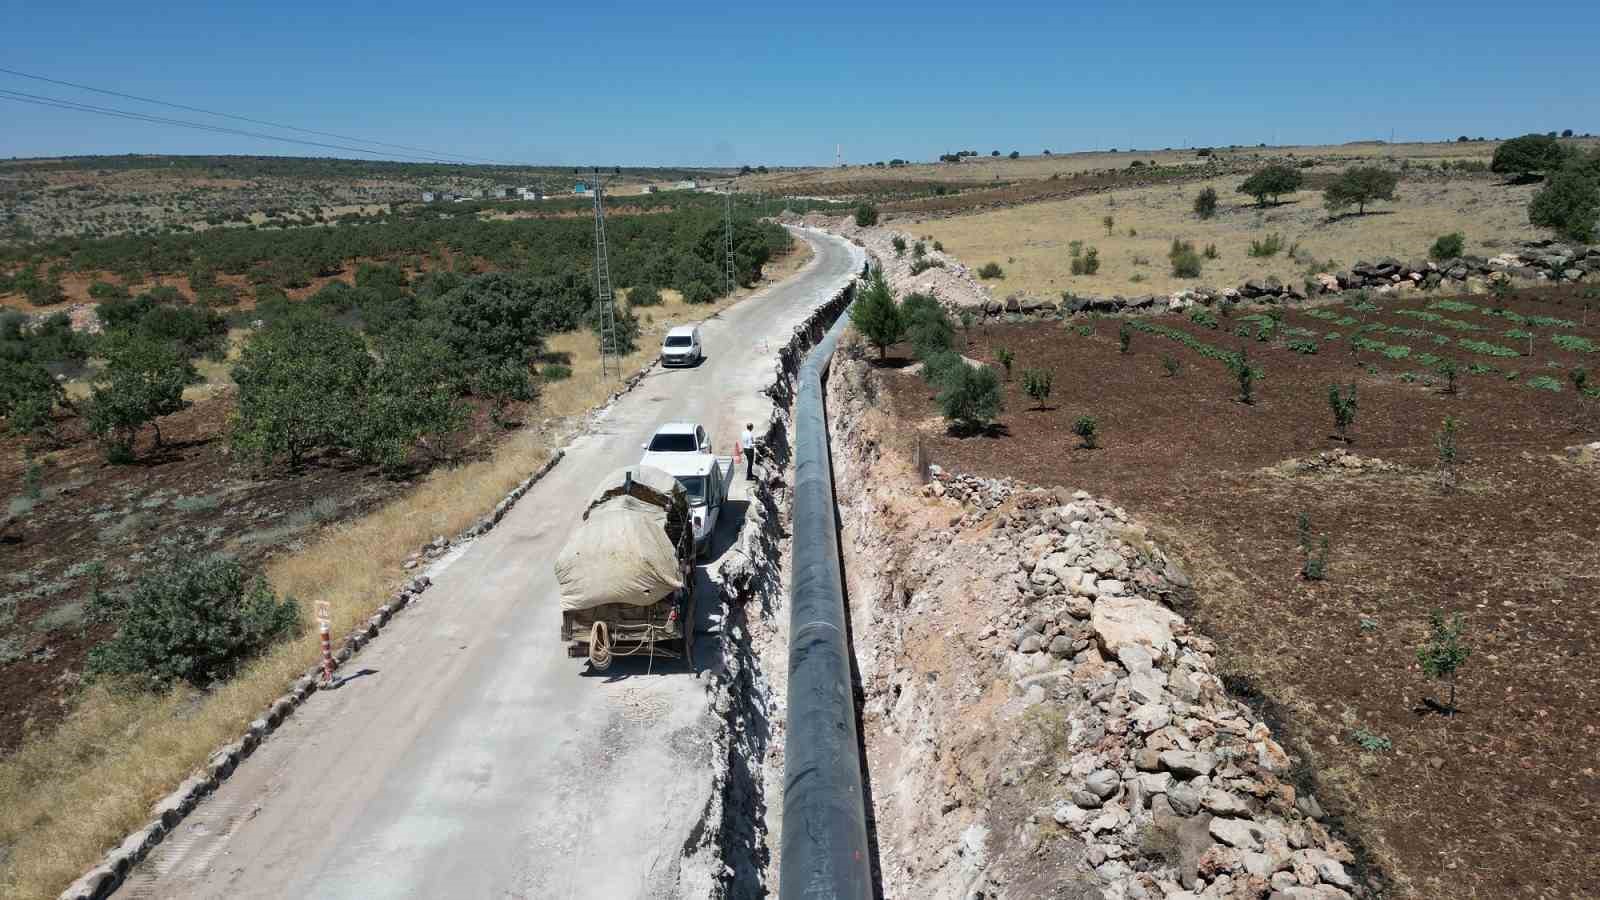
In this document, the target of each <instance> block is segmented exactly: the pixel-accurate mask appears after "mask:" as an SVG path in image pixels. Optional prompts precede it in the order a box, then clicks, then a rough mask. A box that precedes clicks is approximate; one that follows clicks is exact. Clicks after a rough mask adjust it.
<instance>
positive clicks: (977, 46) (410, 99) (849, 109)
mask: <svg viewBox="0 0 1600 900" xmlns="http://www.w3.org/2000/svg"><path fill="white" fill-rule="evenodd" d="M6 12H7V19H8V20H9V21H12V22H14V23H17V25H18V27H16V28H15V30H14V31H13V33H12V34H11V35H10V40H9V41H8V42H7V44H8V46H7V48H6V49H7V53H6V61H5V63H4V65H5V67H6V68H11V69H15V70H19V71H22V72H28V73H33V74H37V75H42V76H46V77H49V78H55V79H61V80H64V81H72V82H78V83H81V84H85V85H91V86H94V87H99V88H104V89H108V90H114V91H120V92H123V93H127V94H133V95H139V96H143V97H150V98H154V99H158V100H165V101H169V102H173V103H179V104H186V105H190V106H195V107H201V108H205V109H210V110H217V111H221V112H227V113H231V114H234V115H240V116H247V117H252V118H258V119H263V120H268V121H271V122H276V123H282V124H285V125H293V126H296V127H299V128H303V129H312V130H317V131H326V132H332V133H337V134H342V135H351V136H355V137H359V138H361V139H362V140H363V141H368V142H386V143H389V144H404V145H408V146H411V147H421V148H427V149H428V150H430V151H438V152H441V153H446V154H451V155H454V156H463V157H473V158H482V159H493V160H503V161H508V162H515V163H518V164H526V165H546V166H569V165H590V164H601V165H623V166H638V167H648V166H684V167H688V166H706V167H727V166H735V167H736V166H740V165H752V166H755V165H768V166H803V165H829V164H832V163H833V162H834V153H835V147H836V145H837V146H841V147H842V154H843V159H844V161H845V162H848V163H869V162H874V161H878V160H888V159H891V158H895V157H900V158H904V159H909V160H923V161H926V160H933V159H937V157H938V155H939V154H940V153H944V152H952V151H955V150H962V149H971V150H976V151H978V152H979V153H981V154H988V153H989V152H990V151H991V150H999V151H1000V152H1001V153H1003V154H1004V153H1009V152H1011V151H1013V150H1016V151H1020V152H1021V153H1023V154H1024V155H1035V154H1038V153H1039V152H1041V151H1042V150H1044V149H1050V150H1051V151H1053V152H1056V153H1071V152H1086V151H1093V150H1104V149H1108V148H1111V147H1117V148H1120V149H1128V148H1139V149H1142V150H1159V149H1162V148H1165V147H1174V148H1178V147H1191V146H1226V145H1230V144H1239V145H1244V146H1253V145H1255V144H1259V143H1266V144H1268V145H1271V146H1290V145H1329V144H1334V145H1336V144H1343V143H1347V142H1351V141H1371V140H1385V141H1387V140H1390V139H1391V137H1392V139H1393V140H1394V141H1396V142H1399V143H1406V142H1416V141H1448V140H1451V139H1453V138H1455V137H1456V136H1458V135H1461V134H1465V135H1468V136H1469V137H1479V136H1482V137H1489V138H1494V137H1511V136H1515V135H1518V134H1523V133H1527V132H1546V131H1551V130H1555V131H1561V130H1564V129H1568V128H1570V129H1573V130H1574V131H1575V132H1576V133H1579V134H1582V133H1585V132H1597V131H1600V92H1596V91H1595V90H1594V89H1593V86H1594V84H1596V83H1597V82H1600V55H1597V54H1595V53H1594V52H1593V47H1592V43H1593V36H1594V35H1595V34H1597V33H1600V8H1596V7H1595V6H1594V5H1593V4H1580V3H1571V2H1559V3H1556V4H1554V6H1553V7H1547V8H1544V9H1542V10H1541V14H1540V16H1539V17H1538V20H1537V21H1532V20H1531V19H1528V18H1518V17H1507V16H1505V15H1504V11H1503V9H1500V8H1491V7H1488V6H1486V5H1468V6H1463V5H1460V4H1448V5H1447V4H1444V3H1442V2H1435V0H1427V2H1420V3H1413V4H1408V5H1407V6H1406V7H1405V8H1404V9H1395V8H1393V7H1391V6H1390V5H1388V4H1381V3H1375V2H1369V0H1362V2H1356V3H1352V4H1346V5H1343V6H1340V7H1338V8H1311V9H1305V10H1296V11H1295V13H1294V17H1293V21H1292V22H1287V23H1286V20H1285V17H1284V13H1283V11H1282V7H1281V6H1268V5H1266V4H1232V5H1229V6H1227V7H1224V8H1220V9H1218V8H1210V7H1205V8H1202V7H1194V6H1192V5H1189V4H1175V3H1167V2H1160V3H1155V4H1148V5H1143V6H1140V7H1138V8H1137V9H1127V8H1123V7H1121V6H1116V7H1108V8H1090V9H1078V10H1063V9H1060V8H1055V7H1042V6H1018V7H1015V8H1013V9H1010V10H1004V11H994V10H985V11H984V12H983V13H982V14H981V15H980V14H975V12H974V10H973V9H972V8H971V7H968V6H959V5H944V4H932V5H927V4H925V5H920V6H917V7H915V9H914V11H909V12H908V11H902V10H875V9H862V8H856V7H847V6H844V5H842V4H824V5H821V6H817V7H812V8H809V9H808V11H807V13H806V15H805V16H803V17H802V16H798V15H797V14H795V13H793V12H791V11H788V10H781V11H773V10H764V9H752V10H742V11H740V12H739V13H737V14H726V15H722V14H716V13H713V12H710V11H702V10H696V11H692V12H688V13H678V12H672V13H668V12H664V11H661V10H659V9H656V8H653V7H647V6H644V5H628V6H624V7H620V8H618V9H614V10H611V11H607V12H605V13H601V14H593V15H580V14H579V13H578V12H576V11H574V10H570V9H565V8H562V9H554V10H538V9H506V10H498V11H485V10H466V11H452V13H451V16H450V17H448V18H445V19H441V18H440V16H439V14H438V12H437V10H436V9H434V8H432V7H428V6H423V5H422V4H418V3H411V2H405V0H402V2H401V3H399V4H397V5H393V6H379V5H377V4H361V5H354V6H352V5H346V6H344V7H341V8H339V9H335V10H329V9H327V8H324V7H319V6H312V5H311V4H308V3H304V2H301V0H293V2H289V3H286V4H278V5H274V6H271V7H266V6H264V5H262V6H250V7H248V8H233V7H229V8H213V7H210V6H208V5H202V4H193V3H180V4H178V5H174V6H168V7H164V8H161V9H154V10H151V9H145V8H138V9H134V8H128V7H125V6H115V5H110V4H105V3H88V4H81V5H58V6H52V7H45V8H41V7H39V6H38V5H37V4H25V3H24V2H21V0H6ZM1552 22H1558V23H1560V24H1561V27H1559V28H1557V27H1552V25H1551V23H1552ZM597 36H598V37H597ZM0 89H4V90H10V91H19V92H23V93H27V94H32V95H36V96H44V97H51V98H58V99H62V100H67V101H72V102H78V103H88V104H94V105H96V106H102V107H107V108H111V109H119V110H126V111H129V112H135V113H140V114H146V115H153V116H164V117H170V118H175V119H183V120H187V121H197V122H206V123H210V124H215V125H222V126H226V127H232V128H239V129H243V130H253V131H272V132H281V133H284V134H286V135H288V136H292V137H299V138H302V139H306V140H311V141H328V142H330V143H337V142H334V141H331V140H330V139H327V138H319V137H316V136H308V135H305V134H301V133H296V132H283V131H282V130H281V129H269V128H265V127H263V126H254V125H249V124H242V123H239V122H236V121H233V120H227V119H218V118H215V117H212V116H207V115H204V114H202V113H197V112H185V111H179V110H172V109H169V108H165V107H160V106H154V105H151V104H146V103H141V102H138V101H134V100H129V99H123V98H114V97H107V96H104V95H102V94H95V93H89V92H86V91H81V90H77V89H74V88H69V87H64V86H59V85H52V84H41V83H40V82H37V81H31V80H27V79H24V78H19V77H16V76H13V75H6V74H0ZM0 110H3V112H0V115H3V116H4V117H5V118H4V119H3V121H4V122H5V124H6V127H5V128H3V129H0V157H13V156H14V157H39V156H82V155H101V154H105V155H121V154H128V153H135V154H143V153H150V154H176V155H214V154H215V155H271V156H338V157H343V158H357V159H373V158H382V157H381V156H378V155H373V154H366V153H351V152H348V151H341V150H335V149H327V148H320V147H308V146H299V145H294V144H288V143H279V142H274V141H267V140H262V139H259V138H250V137H244V136H240V135H224V134H210V133H204V132H200V131H194V130H189V129H185V128H179V127H174V126H169V125H161V124H155V123H148V122H135V121H127V120H122V119H115V118H107V117H103V116H100V115H95V114H90V113H86V112H79V111H68V110H62V109H53V108H44V107H40V106H36V105H29V104H25V103H21V102H17V101H15V100H11V99H5V98H4V97H3V95H0ZM380 149H381V148H380ZM417 155H422V154H417V153H413V152H411V151H404V150H394V151H393V152H392V154H391V157H390V158H394V159H398V160H400V161H409V160H407V159H406V158H405V157H407V156H417Z"/></svg>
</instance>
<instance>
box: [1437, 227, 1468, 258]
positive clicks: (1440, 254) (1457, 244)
mask: <svg viewBox="0 0 1600 900" xmlns="http://www.w3.org/2000/svg"><path fill="white" fill-rule="evenodd" d="M1466 249H1467V236H1466V235H1464V234H1462V233H1461V232H1459V231H1452V232H1451V233H1449V234H1443V235H1440V236H1439V239H1438V240H1436V241H1434V242H1433V246H1432V247H1430V248H1429V249H1428V256H1430V257H1432V258H1433V259H1435V260H1438V261H1439V262H1443V261H1445V260H1447V259H1455V258H1456V257H1458V256H1460V255H1461V254H1462V253H1464V252H1466Z"/></svg>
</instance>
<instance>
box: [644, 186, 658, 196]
mask: <svg viewBox="0 0 1600 900" xmlns="http://www.w3.org/2000/svg"><path fill="white" fill-rule="evenodd" d="M644 192H645V193H646V194H654V193H655V192H656V186H655V185H653V184H652V185H647V186H646V187H645V189H644Z"/></svg>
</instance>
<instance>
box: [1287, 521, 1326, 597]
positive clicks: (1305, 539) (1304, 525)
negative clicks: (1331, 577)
mask: <svg viewBox="0 0 1600 900" xmlns="http://www.w3.org/2000/svg"><path fill="white" fill-rule="evenodd" d="M1295 531H1296V532H1297V535H1296V536H1297V540H1298V542H1299V544H1300V555H1301V557H1302V559H1301V562H1300V577H1301V578H1304V579H1305V580H1306V581H1322V580H1324V579H1326V578H1327V577H1328V539H1327V537H1326V536H1324V537H1323V538H1322V539H1321V541H1320V542H1318V544H1317V545H1316V547H1315V551H1316V552H1312V551H1313V546H1312V543H1311V517H1310V516H1307V515H1306V514H1305V513H1301V514H1300V516H1299V518H1298V519H1296V521H1295Z"/></svg>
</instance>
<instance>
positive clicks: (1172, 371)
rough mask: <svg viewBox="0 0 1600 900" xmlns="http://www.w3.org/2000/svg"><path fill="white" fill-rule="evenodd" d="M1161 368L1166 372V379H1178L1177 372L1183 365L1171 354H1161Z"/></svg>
mask: <svg viewBox="0 0 1600 900" xmlns="http://www.w3.org/2000/svg"><path fill="white" fill-rule="evenodd" d="M1161 368H1163V369H1165V370H1166V372H1167V377H1168V378H1176V377H1178V371H1179V370H1180V369H1182V368H1183V364H1182V363H1180V362H1178V360H1177V357H1175V356H1173V355H1172V354H1170V353H1163V354H1162V355H1161Z"/></svg>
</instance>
